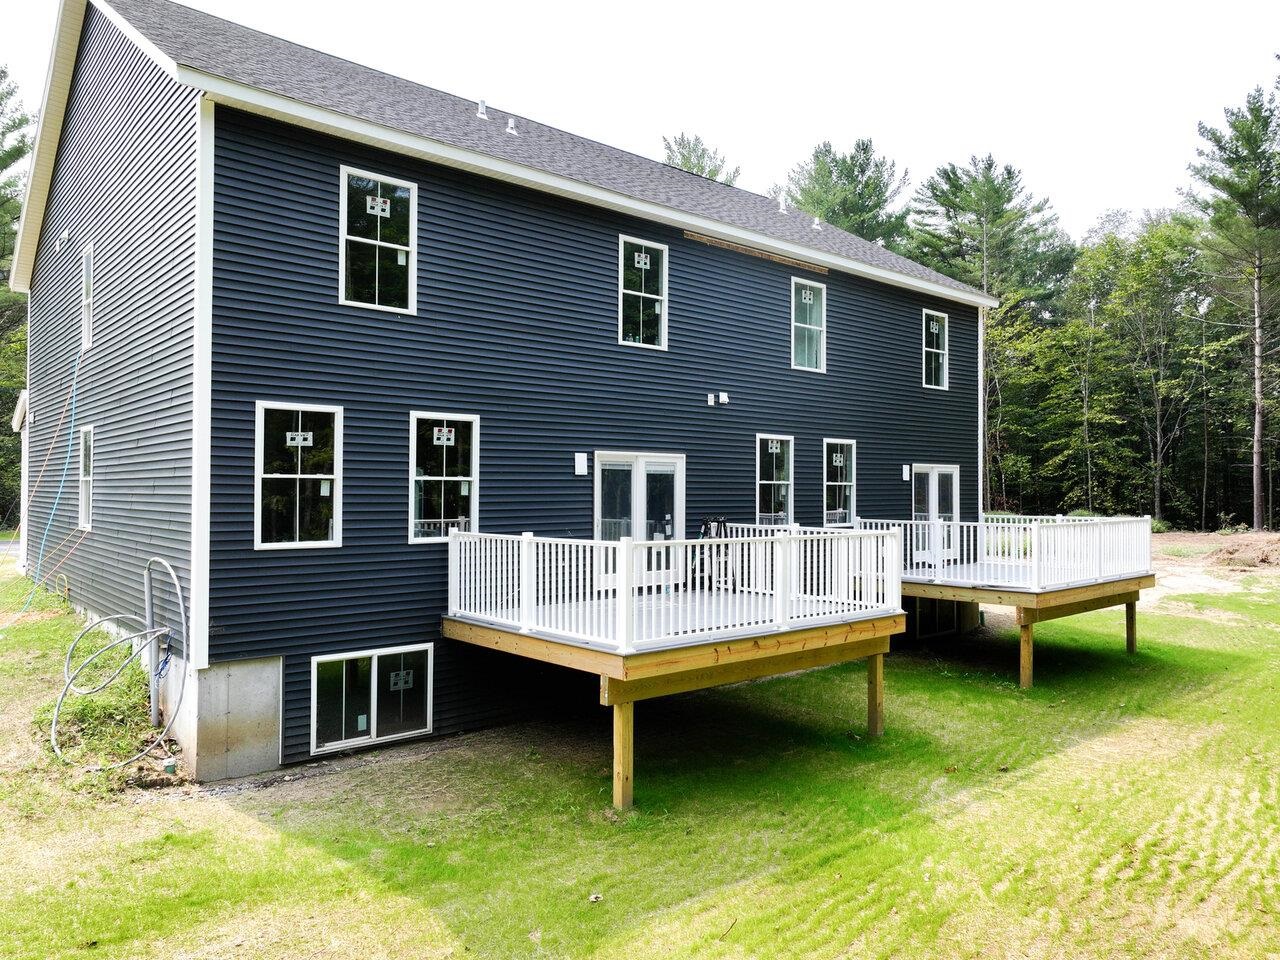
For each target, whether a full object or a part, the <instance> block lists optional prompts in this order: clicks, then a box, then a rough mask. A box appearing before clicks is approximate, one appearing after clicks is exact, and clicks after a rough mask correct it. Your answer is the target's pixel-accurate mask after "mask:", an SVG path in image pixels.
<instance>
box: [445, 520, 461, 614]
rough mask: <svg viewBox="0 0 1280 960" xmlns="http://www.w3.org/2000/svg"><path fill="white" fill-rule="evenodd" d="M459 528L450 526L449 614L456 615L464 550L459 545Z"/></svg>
mask: <svg viewBox="0 0 1280 960" xmlns="http://www.w3.org/2000/svg"><path fill="white" fill-rule="evenodd" d="M458 536H459V530H458V528H457V527H450V528H449V601H448V602H449V606H448V610H449V616H451V617H452V616H455V615H456V614H457V612H458V597H459V594H458V583H459V579H460V574H459V570H458V564H459V563H460V562H461V560H462V550H461V548H460V546H459V544H460V541H459V539H458Z"/></svg>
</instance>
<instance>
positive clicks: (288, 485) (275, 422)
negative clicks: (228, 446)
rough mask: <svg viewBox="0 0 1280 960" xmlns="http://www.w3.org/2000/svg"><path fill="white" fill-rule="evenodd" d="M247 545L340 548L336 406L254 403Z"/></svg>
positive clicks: (339, 421)
mask: <svg viewBox="0 0 1280 960" xmlns="http://www.w3.org/2000/svg"><path fill="white" fill-rule="evenodd" d="M256 446H257V455H256V457H255V459H256V466H257V469H256V474H257V478H256V483H257V490H256V493H257V508H256V510H255V512H254V523H253V541H254V543H253V545H254V547H255V548H256V549H261V550H269V549H282V548H286V547H340V546H342V408H341V407H326V406H316V405H313V404H301V403H299V404H273V403H263V402H261V401H259V403H258V424H257V445H256Z"/></svg>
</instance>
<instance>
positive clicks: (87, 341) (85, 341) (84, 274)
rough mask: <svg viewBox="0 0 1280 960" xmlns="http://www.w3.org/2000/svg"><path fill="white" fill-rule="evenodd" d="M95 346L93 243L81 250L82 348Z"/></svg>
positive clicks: (86, 348)
mask: <svg viewBox="0 0 1280 960" xmlns="http://www.w3.org/2000/svg"><path fill="white" fill-rule="evenodd" d="M91 346H93V244H92V243H90V244H86V245H85V248H84V249H83V250H82V251H80V349H81V350H88V349H89V348H90V347H91Z"/></svg>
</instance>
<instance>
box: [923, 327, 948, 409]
mask: <svg viewBox="0 0 1280 960" xmlns="http://www.w3.org/2000/svg"><path fill="white" fill-rule="evenodd" d="M947 359H948V358H947V315H946V314H945V313H937V312H936V311H933V310H926V311H925V312H924V385H925V386H926V387H935V388H936V389H938V390H946V389H947V367H948V362H947Z"/></svg>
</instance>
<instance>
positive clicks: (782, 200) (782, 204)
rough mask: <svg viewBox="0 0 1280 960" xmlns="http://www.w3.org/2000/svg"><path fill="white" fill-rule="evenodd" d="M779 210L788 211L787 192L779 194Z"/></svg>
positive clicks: (781, 211) (780, 211)
mask: <svg viewBox="0 0 1280 960" xmlns="http://www.w3.org/2000/svg"><path fill="white" fill-rule="evenodd" d="M778 212H779V213H786V212H787V195H786V194H785V193H780V194H778Z"/></svg>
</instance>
